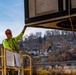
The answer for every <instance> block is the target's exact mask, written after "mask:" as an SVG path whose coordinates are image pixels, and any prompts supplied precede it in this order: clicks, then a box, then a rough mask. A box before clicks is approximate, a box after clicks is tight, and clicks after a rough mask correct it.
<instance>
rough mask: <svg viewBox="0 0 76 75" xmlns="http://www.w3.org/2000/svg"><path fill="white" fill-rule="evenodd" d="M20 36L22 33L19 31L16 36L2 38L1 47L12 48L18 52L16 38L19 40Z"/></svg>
mask: <svg viewBox="0 0 76 75" xmlns="http://www.w3.org/2000/svg"><path fill="white" fill-rule="evenodd" d="M22 36H23V33H22V32H21V33H20V34H19V35H18V36H16V37H13V38H11V39H8V38H6V39H4V40H3V42H2V43H3V47H4V48H5V49H8V50H14V51H17V52H18V51H19V48H18V45H17V42H18V40H20V39H21V38H22Z"/></svg>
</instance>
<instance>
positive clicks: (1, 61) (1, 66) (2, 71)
mask: <svg viewBox="0 0 76 75" xmlns="http://www.w3.org/2000/svg"><path fill="white" fill-rule="evenodd" d="M13 53H15V52H13ZM19 55H20V61H21V67H17V66H13V67H10V66H7V65H6V50H5V49H3V48H2V47H0V75H6V73H7V72H8V71H7V69H8V70H9V69H14V70H15V71H20V75H24V73H25V72H26V71H29V75H32V58H31V56H30V55H28V54H25V53H24V54H22V53H19ZM25 57H28V58H29V60H30V63H29V69H27V68H26V67H24V58H25ZM25 63H26V62H25Z"/></svg>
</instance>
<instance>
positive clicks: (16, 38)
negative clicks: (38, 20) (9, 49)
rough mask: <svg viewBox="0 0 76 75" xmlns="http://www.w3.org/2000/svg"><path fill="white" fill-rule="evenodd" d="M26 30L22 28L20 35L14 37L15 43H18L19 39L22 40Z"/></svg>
mask: <svg viewBox="0 0 76 75" xmlns="http://www.w3.org/2000/svg"><path fill="white" fill-rule="evenodd" d="M26 28H27V26H24V28H23V30H22V31H21V33H20V34H19V35H18V36H16V37H14V39H15V41H18V40H20V39H21V38H22V36H23V34H24V32H25V30H26Z"/></svg>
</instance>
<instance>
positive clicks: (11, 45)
mask: <svg viewBox="0 0 76 75" xmlns="http://www.w3.org/2000/svg"><path fill="white" fill-rule="evenodd" d="M26 28H27V27H26V26H24V28H23V30H22V31H21V33H20V34H19V35H18V36H16V37H13V35H12V31H11V30H10V29H7V30H6V31H5V35H6V37H7V38H6V39H4V40H3V47H4V48H5V49H7V50H13V51H16V52H19V48H18V45H17V42H18V40H20V39H21V38H22V36H23V34H24V32H25V30H26ZM6 71H7V74H6V75H8V74H9V75H18V74H15V73H16V72H15V70H12V69H10V71H9V69H7V70H6Z"/></svg>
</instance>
